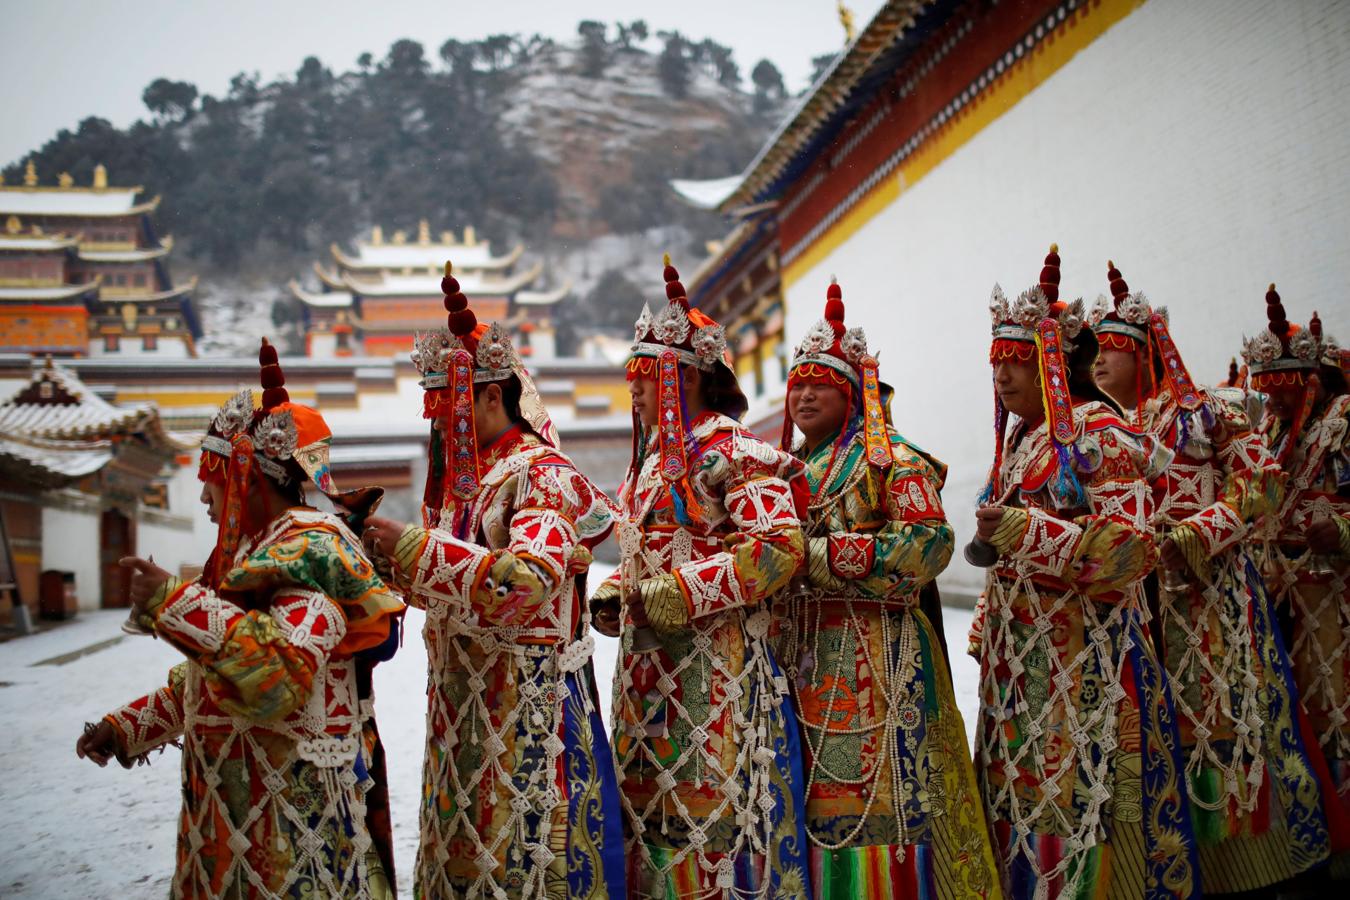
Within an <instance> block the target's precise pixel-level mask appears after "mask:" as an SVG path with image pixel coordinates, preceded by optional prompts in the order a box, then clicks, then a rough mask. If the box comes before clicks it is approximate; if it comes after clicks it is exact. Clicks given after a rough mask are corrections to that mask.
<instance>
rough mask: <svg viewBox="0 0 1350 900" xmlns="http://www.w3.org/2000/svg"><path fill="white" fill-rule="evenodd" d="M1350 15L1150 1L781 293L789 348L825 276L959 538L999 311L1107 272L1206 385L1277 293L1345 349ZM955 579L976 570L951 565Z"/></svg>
mask: <svg viewBox="0 0 1350 900" xmlns="http://www.w3.org/2000/svg"><path fill="white" fill-rule="evenodd" d="M1347 97H1350V4H1347V3H1344V2H1335V0H1302V2H1298V3H1279V4H1272V3H1269V2H1257V0H1150V2H1148V3H1145V4H1144V5H1143V6H1142V7H1141V8H1140V9H1138V10H1137V11H1136V12H1134V13H1133V14H1131V15H1130V16H1128V17H1127V18H1126V19H1124V20H1123V21H1121V22H1120V23H1118V24H1117V25H1116V26H1114V27H1113V28H1111V29H1110V30H1109V31H1108V32H1106V34H1104V35H1103V36H1102V37H1101V38H1099V39H1098V40H1097V41H1095V42H1094V43H1093V44H1091V45H1090V46H1088V47H1087V48H1086V49H1085V50H1084V51H1082V52H1081V53H1080V54H1078V56H1077V57H1075V58H1074V59H1072V60H1071V61H1070V62H1069V63H1068V64H1066V65H1065V66H1064V67H1063V68H1062V69H1060V71H1059V72H1057V73H1055V75H1053V76H1052V77H1051V78H1050V79H1048V80H1047V81H1046V82H1045V83H1044V84H1043V85H1041V86H1040V87H1039V88H1038V89H1037V90H1036V91H1034V92H1033V93H1032V94H1031V95H1030V96H1028V97H1027V98H1026V99H1024V100H1023V101H1022V102H1021V103H1020V104H1019V105H1017V106H1016V107H1014V108H1013V109H1011V110H1009V111H1008V112H1007V113H1005V114H1004V116H1003V117H1002V118H1000V119H998V120H997V121H995V122H994V123H993V124H992V125H990V126H989V127H988V128H986V129H985V130H984V131H983V132H982V133H981V134H979V135H978V136H977V137H976V138H975V139H974V140H972V141H971V142H970V143H968V144H967V145H966V146H965V147H963V148H962V149H961V150H959V151H958V152H957V153H955V154H954V155H953V156H952V157H950V158H949V159H947V160H946V161H944V162H943V163H942V164H941V165H940V166H939V167H938V168H937V169H935V170H934V171H932V172H931V173H929V175H928V176H927V177H926V178H924V179H923V180H921V181H920V182H919V183H918V184H917V185H915V186H914V187H913V188H911V189H910V190H909V191H908V192H907V193H905V194H902V195H901V198H900V199H899V200H898V201H897V202H896V203H894V204H892V205H891V206H890V207H889V208H888V209H886V210H884V211H883V212H882V213H880V214H879V215H877V216H876V217H875V218H873V219H872V220H871V221H870V222H869V223H868V224H867V225H866V226H865V227H864V228H863V229H861V230H860V231H859V232H857V233H855V234H854V235H853V236H852V237H851V238H850V239H849V240H848V241H847V242H845V243H844V244H843V245H841V246H840V247H839V248H837V250H836V251H835V252H833V253H831V254H830V255H829V256H828V257H827V258H825V259H824V260H822V261H821V262H820V263H819V264H818V265H817V266H815V267H814V268H813V269H812V270H811V271H809V272H808V273H807V274H806V276H805V277H803V278H801V279H800V280H798V281H796V282H795V283H794V284H793V285H792V286H791V287H790V289H789V291H788V295H787V299H788V303H787V308H788V334H789V336H790V338H791V339H792V340H793V341H794V342H795V341H797V340H800V338H801V336H802V334H803V333H804V332H805V330H806V329H807V328H808V327H810V325H811V323H812V322H814V321H815V320H816V319H817V318H818V317H819V316H820V315H821V313H822V310H823V307H824V297H825V289H826V286H827V285H828V284H829V280H830V275H831V273H837V274H838V276H839V280H840V283H841V284H842V286H843V290H844V299H845V303H846V304H847V307H848V321H849V324H850V325H861V326H863V327H864V328H865V329H866V330H867V332H868V334H869V336H870V337H871V340H872V343H873V347H874V349H879V350H880V351H881V353H882V357H881V360H882V377H883V378H885V379H887V380H889V381H890V382H891V383H892V384H895V385H896V387H897V389H898V395H897V397H896V402H895V404H894V411H895V415H896V421H897V425H898V426H899V428H900V430H901V431H902V432H903V433H905V434H907V435H908V436H909V437H911V438H912V439H913V440H915V441H916V442H918V443H919V444H920V445H922V446H923V447H925V448H926V449H928V450H929V451H931V452H932V453H934V454H936V455H937V456H938V457H940V458H942V459H943V460H945V461H946V462H947V463H949V464H950V466H951V473H950V477H949V480H948V483H947V489H946V491H945V492H944V498H945V501H946V504H947V508H948V512H949V513H950V515H951V518H952V520H953V523H954V524H955V526H956V529H957V541H958V545H963V544H964V543H965V541H966V540H968V539H969V537H970V535H971V534H972V532H973V524H974V513H973V508H974V502H975V495H976V493H977V492H978V489H979V486H980V485H981V484H982V483H983V479H984V477H985V474H986V471H987V468H988V465H989V462H990V459H991V453H992V448H993V436H992V426H991V420H992V409H993V399H992V392H991V387H990V375H989V365H988V348H989V319H988V313H987V300H988V296H989V290H990V287H991V286H992V285H993V283H994V282H995V281H998V282H1000V283H1001V284H1002V285H1003V287H1004V289H1005V290H1006V291H1007V292H1008V293H1009V294H1012V293H1014V292H1016V291H1020V290H1022V289H1024V288H1026V287H1028V286H1030V285H1032V284H1034V283H1035V282H1036V279H1037V275H1038V273H1039V272H1040V268H1041V261H1042V258H1043V257H1044V255H1045V253H1046V249H1047V247H1048V245H1049V244H1050V242H1051V241H1058V242H1059V245H1060V252H1061V255H1062V257H1063V283H1062V285H1061V288H1062V294H1061V296H1063V297H1064V298H1065V299H1071V298H1072V297H1074V296H1077V295H1080V294H1081V295H1083V296H1084V298H1085V299H1086V300H1088V301H1089V302H1090V301H1091V300H1092V299H1093V298H1095V297H1096V296H1097V294H1098V293H1103V292H1106V290H1107V286H1106V279H1105V273H1106V261H1107V259H1108V258H1111V259H1114V260H1115V262H1116V263H1117V264H1118V265H1119V266H1120V267H1121V270H1122V272H1123V273H1124V275H1125V278H1126V280H1127V281H1128V282H1129V284H1130V287H1131V288H1132V289H1135V290H1142V291H1144V292H1145V293H1146V294H1147V295H1148V296H1149V297H1150V298H1151V299H1152V301H1153V302H1154V303H1155V304H1163V305H1167V306H1169V307H1170V309H1171V313H1172V329H1173V334H1174V336H1175V337H1176V339H1177V343H1178V346H1179V347H1180V349H1181V351H1182V354H1183V356H1184V358H1185V359H1186V362H1187V364H1188V366H1189V367H1190V369H1191V371H1192V374H1193V375H1194V376H1195V377H1196V378H1197V379H1198V380H1200V381H1202V382H1208V381H1213V380H1216V379H1217V378H1218V377H1219V376H1220V375H1222V374H1223V373H1225V372H1226V370H1227V364H1228V359H1229V357H1230V356H1232V355H1234V354H1235V353H1237V352H1238V351H1239V349H1240V339H1241V337H1242V335H1243V334H1244V333H1247V334H1251V333H1254V332H1255V331H1256V330H1257V329H1259V328H1260V327H1262V326H1263V325H1264V322H1265V317H1264V302H1263V295H1264V292H1265V289H1266V285H1267V283H1268V282H1271V281H1274V282H1276V283H1277V284H1278V286H1279V290H1280V293H1281V295H1282V297H1283V298H1284V301H1285V305H1286V309H1287V310H1288V312H1289V315H1290V318H1291V320H1292V321H1295V322H1299V323H1306V322H1307V320H1308V317H1309V315H1310V314H1311V312H1312V310H1313V309H1314V308H1317V309H1318V310H1320V312H1321V314H1322V319H1323V321H1324V323H1325V324H1326V327H1327V329H1328V331H1329V332H1330V333H1332V334H1339V335H1341V336H1342V340H1343V341H1344V340H1350V117H1348V116H1347V110H1350V106H1347V100H1346V98H1347ZM946 580H947V583H948V585H949V586H958V585H959V586H963V587H971V586H975V585H977V584H979V583H980V582H981V580H982V579H981V577H980V575H979V574H978V573H977V572H976V571H975V570H972V569H970V568H969V567H968V566H966V565H965V564H964V563H963V562H961V561H960V559H959V552H958V559H957V560H956V561H954V562H953V565H952V569H951V570H950V571H949V573H948V575H947V579H946Z"/></svg>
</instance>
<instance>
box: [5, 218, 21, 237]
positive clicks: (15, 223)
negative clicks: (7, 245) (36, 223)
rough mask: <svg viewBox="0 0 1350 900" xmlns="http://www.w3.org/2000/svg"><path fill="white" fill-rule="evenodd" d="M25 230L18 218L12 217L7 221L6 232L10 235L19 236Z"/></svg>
mask: <svg viewBox="0 0 1350 900" xmlns="http://www.w3.org/2000/svg"><path fill="white" fill-rule="evenodd" d="M22 230H23V223H22V222H20V221H19V217H18V216H10V217H9V218H8V219H6V220H5V231H7V232H9V233H10V234H18V233H19V232H20V231H22Z"/></svg>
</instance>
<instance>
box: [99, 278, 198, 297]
mask: <svg viewBox="0 0 1350 900" xmlns="http://www.w3.org/2000/svg"><path fill="white" fill-rule="evenodd" d="M196 288H197V276H196V275H193V276H192V277H191V278H189V279H188V280H187V281H186V282H185V283H183V284H180V285H179V286H178V287H175V288H170V289H169V290H167V291H155V292H153V293H149V294H114V293H109V292H107V291H104V292H103V293H102V294H100V295H99V299H100V300H102V301H103V302H104V303H158V302H162V301H164V300H173V299H175V298H178V297H184V296H186V295H188V294H190V293H192V292H193V291H194V290H196Z"/></svg>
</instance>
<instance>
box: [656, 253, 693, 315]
mask: <svg viewBox="0 0 1350 900" xmlns="http://www.w3.org/2000/svg"><path fill="white" fill-rule="evenodd" d="M661 262H662V263H663V264H664V265H665V269H664V270H663V271H662V272H661V277H662V278H664V279H665V281H666V299H667V300H669V301H670V302H672V303H679V304H680V305H681V306H683V307H684V308H685V309H686V310H688V309H689V298H688V297H686V296H685V292H684V285H682V284H680V273H679V272H678V271H676V270H675V267H674V266H672V265H671V264H670V254H669V253H667V254H665V256H664V257H663V258H662V260H661Z"/></svg>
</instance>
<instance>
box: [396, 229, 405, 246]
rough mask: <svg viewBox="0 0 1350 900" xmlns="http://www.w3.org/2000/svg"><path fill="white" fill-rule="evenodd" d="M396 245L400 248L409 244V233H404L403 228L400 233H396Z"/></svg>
mask: <svg viewBox="0 0 1350 900" xmlns="http://www.w3.org/2000/svg"><path fill="white" fill-rule="evenodd" d="M394 243H395V244H398V245H399V246H402V245H404V244H406V243H408V232H406V231H404V230H403V229H402V228H400V229H399V230H398V231H395V232H394Z"/></svg>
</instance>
